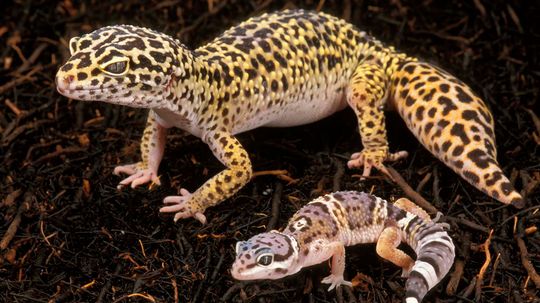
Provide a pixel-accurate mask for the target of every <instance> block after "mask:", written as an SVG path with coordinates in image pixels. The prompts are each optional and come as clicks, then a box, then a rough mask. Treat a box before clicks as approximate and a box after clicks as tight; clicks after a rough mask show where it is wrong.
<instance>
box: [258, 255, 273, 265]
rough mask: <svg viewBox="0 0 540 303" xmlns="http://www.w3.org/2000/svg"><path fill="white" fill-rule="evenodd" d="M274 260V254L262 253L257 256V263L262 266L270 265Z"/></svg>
mask: <svg viewBox="0 0 540 303" xmlns="http://www.w3.org/2000/svg"><path fill="white" fill-rule="evenodd" d="M272 262H274V255H273V254H268V253H267V254H262V255H260V256H258V257H257V263H258V264H259V265H262V266H268V265H270V264H272Z"/></svg>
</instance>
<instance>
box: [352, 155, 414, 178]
mask: <svg viewBox="0 0 540 303" xmlns="http://www.w3.org/2000/svg"><path fill="white" fill-rule="evenodd" d="M407 156H408V153H407V152H406V151H398V152H397V153H388V151H387V150H385V149H377V150H365V149H364V150H362V151H361V152H358V153H354V154H352V155H351V160H349V162H347V166H348V167H349V168H360V167H362V166H363V167H364V171H363V173H362V179H364V178H366V177H369V175H370V174H371V169H372V168H373V167H375V168H376V169H378V170H380V171H381V172H382V173H384V174H385V175H387V176H388V177H389V178H390V179H391V180H393V178H392V175H391V174H390V172H389V171H388V170H387V169H386V167H385V166H384V164H383V162H384V161H397V160H399V159H402V158H405V157H407Z"/></svg>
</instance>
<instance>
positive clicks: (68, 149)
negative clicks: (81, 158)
mask: <svg viewBox="0 0 540 303" xmlns="http://www.w3.org/2000/svg"><path fill="white" fill-rule="evenodd" d="M85 150H86V148H84V147H78V146H70V147H66V148H60V149H58V150H56V151H54V152H52V153H48V154H46V155H44V156H41V157H39V158H38V159H37V160H35V161H33V162H32V165H36V164H37V163H40V162H43V161H45V160H50V159H53V158H56V157H58V156H60V155H63V154H74V153H78V152H82V151H85Z"/></svg>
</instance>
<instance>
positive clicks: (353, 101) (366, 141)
mask: <svg viewBox="0 0 540 303" xmlns="http://www.w3.org/2000/svg"><path fill="white" fill-rule="evenodd" d="M387 83H388V76H387V75H386V73H385V71H384V69H383V68H382V67H381V66H380V65H378V64H369V63H368V64H363V65H360V66H359V67H358V68H357V69H356V70H355V72H354V74H353V77H352V79H351V82H350V83H349V87H348V89H347V103H349V105H350V106H351V107H352V109H353V110H354V112H355V114H356V117H357V118H358V127H359V130H360V136H361V137H362V145H363V147H364V149H363V150H362V151H360V152H358V153H354V154H352V156H351V160H350V161H349V162H347V166H348V167H349V168H360V167H364V170H363V173H362V177H363V178H365V177H368V176H369V175H370V174H371V169H372V168H373V167H375V168H377V169H378V170H380V171H381V172H382V173H384V174H385V175H387V176H388V177H389V178H390V179H392V180H393V178H392V176H391V174H390V173H389V172H388V170H387V169H386V167H385V166H384V164H383V162H385V161H397V160H399V159H402V158H405V157H407V155H408V153H407V152H406V151H398V152H396V153H390V152H389V148H388V140H387V138H386V126H385V121H384V112H383V107H384V103H385V100H386V96H387V95H388V94H387V86H388V85H387Z"/></svg>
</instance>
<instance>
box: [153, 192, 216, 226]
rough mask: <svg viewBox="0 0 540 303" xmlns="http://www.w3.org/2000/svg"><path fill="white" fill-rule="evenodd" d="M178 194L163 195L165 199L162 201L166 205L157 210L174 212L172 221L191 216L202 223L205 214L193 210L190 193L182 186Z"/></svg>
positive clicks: (204, 221)
mask: <svg viewBox="0 0 540 303" xmlns="http://www.w3.org/2000/svg"><path fill="white" fill-rule="evenodd" d="M180 195H181V196H169V197H165V199H163V203H165V204H167V205H168V206H165V207H162V208H161V209H160V210H159V212H162V213H173V212H174V213H176V214H175V215H174V222H176V221H178V220H179V219H186V218H190V217H193V218H195V219H197V220H198V221H199V222H201V223H202V224H205V223H206V216H205V215H203V214H202V212H200V211H194V209H193V207H192V206H191V204H192V203H190V202H191V193H190V192H189V191H187V190H186V189H184V188H182V189H180Z"/></svg>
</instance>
